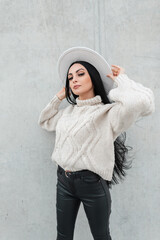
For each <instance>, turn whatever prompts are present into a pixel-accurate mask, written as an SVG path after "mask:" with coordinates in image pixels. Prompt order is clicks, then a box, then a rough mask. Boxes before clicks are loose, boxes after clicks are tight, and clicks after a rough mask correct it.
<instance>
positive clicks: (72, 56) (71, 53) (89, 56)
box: [57, 47, 114, 94]
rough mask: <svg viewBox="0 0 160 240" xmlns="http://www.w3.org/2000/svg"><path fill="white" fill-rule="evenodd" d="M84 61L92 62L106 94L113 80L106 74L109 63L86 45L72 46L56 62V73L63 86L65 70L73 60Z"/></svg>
mask: <svg viewBox="0 0 160 240" xmlns="http://www.w3.org/2000/svg"><path fill="white" fill-rule="evenodd" d="M78 60H79V61H86V62H89V63H90V64H92V65H93V66H94V67H95V68H96V69H97V70H98V72H99V74H100V76H101V78H102V81H103V85H104V88H105V91H106V94H108V92H109V91H110V90H111V89H112V88H113V84H114V82H113V80H112V79H110V78H109V77H107V76H106V75H108V74H111V73H112V70H111V67H110V65H109V64H108V63H107V61H106V60H105V59H104V57H103V56H101V55H100V54H99V53H98V52H96V51H94V50H92V49H90V48H87V47H72V48H69V49H67V50H66V51H64V52H63V53H62V54H61V55H60V57H59V59H58V63H57V68H58V74H59V77H60V80H61V81H62V84H63V86H65V82H66V77H67V71H68V68H69V66H70V65H71V63H73V62H74V61H78Z"/></svg>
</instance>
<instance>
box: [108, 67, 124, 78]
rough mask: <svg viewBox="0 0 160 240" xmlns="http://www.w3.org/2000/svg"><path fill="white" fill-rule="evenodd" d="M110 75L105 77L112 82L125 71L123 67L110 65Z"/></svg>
mask: <svg viewBox="0 0 160 240" xmlns="http://www.w3.org/2000/svg"><path fill="white" fill-rule="evenodd" d="M111 66H112V68H111V70H112V73H110V74H108V75H106V76H107V77H109V78H111V79H112V80H114V79H115V78H116V77H117V76H118V75H119V74H123V73H124V72H125V69H124V68H123V67H120V66H117V65H111Z"/></svg>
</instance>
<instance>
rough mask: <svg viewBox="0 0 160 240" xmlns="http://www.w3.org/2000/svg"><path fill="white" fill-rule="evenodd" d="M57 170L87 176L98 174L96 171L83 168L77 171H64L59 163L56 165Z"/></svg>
mask: <svg viewBox="0 0 160 240" xmlns="http://www.w3.org/2000/svg"><path fill="white" fill-rule="evenodd" d="M57 171H58V172H61V173H64V174H65V173H67V175H81V176H88V175H98V174H97V173H94V172H92V171H90V170H87V169H84V170H79V171H71V172H66V171H65V170H64V169H63V168H62V167H61V166H60V165H58V169H57Z"/></svg>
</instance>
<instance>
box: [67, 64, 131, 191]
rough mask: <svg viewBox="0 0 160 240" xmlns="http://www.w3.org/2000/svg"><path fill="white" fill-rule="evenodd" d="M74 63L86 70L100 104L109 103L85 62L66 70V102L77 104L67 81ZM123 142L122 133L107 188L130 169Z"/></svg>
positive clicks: (116, 144) (95, 71)
mask: <svg viewBox="0 0 160 240" xmlns="http://www.w3.org/2000/svg"><path fill="white" fill-rule="evenodd" d="M74 63H80V64H81V65H83V66H84V67H85V68H86V69H87V71H88V73H89V75H90V78H91V81H92V84H93V86H94V93H95V96H96V95H100V96H101V98H102V102H103V103H104V104H109V103H111V102H110V101H109V99H108V97H107V95H106V92H105V89H104V85H103V82H102V79H101V76H100V74H99V72H98V70H97V69H96V68H95V67H94V66H93V65H92V64H90V63H88V62H86V61H75V62H73V63H72V64H71V65H70V66H69V68H68V71H67V76H66V86H65V94H66V99H67V101H68V102H69V103H71V104H74V105H76V104H77V103H76V101H75V99H76V98H77V97H78V95H75V94H74V93H73V92H72V90H71V89H70V87H69V80H68V72H69V69H70V67H71V66H72V65H73V64H74ZM70 92H71V93H72V94H71V96H72V95H73V99H72V98H71V96H70V94H69V93H70ZM125 140H126V132H123V133H121V134H120V135H119V136H118V137H117V138H116V139H115V141H114V148H115V151H114V153H115V165H114V169H113V176H112V180H111V181H108V180H106V182H107V184H108V186H109V188H111V187H112V185H114V184H118V183H119V180H123V178H124V177H125V176H126V172H125V170H128V169H129V168H131V163H132V161H131V160H130V161H127V158H126V155H127V154H128V151H129V149H130V150H131V149H132V147H130V146H125V145H124V143H125ZM128 157H129V156H128Z"/></svg>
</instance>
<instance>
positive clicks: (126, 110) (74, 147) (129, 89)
mask: <svg viewBox="0 0 160 240" xmlns="http://www.w3.org/2000/svg"><path fill="white" fill-rule="evenodd" d="M114 81H115V83H116V84H117V85H116V84H115V83H114V84H115V85H116V87H115V88H113V89H111V90H110V92H109V94H108V98H109V100H110V102H111V103H109V104H104V103H103V102H102V99H101V96H100V95H96V96H95V97H93V98H90V99H86V100H79V98H76V103H77V105H72V104H69V106H67V107H66V108H62V109H58V107H59V105H60V103H61V101H62V100H60V99H59V98H58V97H57V95H55V96H54V97H53V98H52V100H51V101H50V102H49V103H48V104H47V106H46V107H45V108H44V109H43V110H42V112H41V113H40V116H39V120H38V124H39V125H40V126H41V127H42V128H43V129H45V130H47V131H56V139H55V147H54V151H53V153H52V156H51V159H52V161H55V163H56V165H60V166H61V167H62V168H64V169H65V170H70V171H78V170H82V169H88V170H90V171H93V172H95V173H97V174H99V175H100V176H101V177H102V178H104V179H106V180H109V181H110V180H111V179H112V174H113V168H114V162H115V158H114V140H115V139H116V138H117V137H118V136H119V135H120V134H121V133H122V132H124V131H125V130H127V129H128V128H129V127H130V126H131V125H132V124H133V123H134V122H135V120H137V119H138V118H139V117H143V116H147V115H150V114H151V113H153V112H154V111H155V101H154V95H153V92H152V90H151V89H150V88H146V87H144V86H143V85H142V84H140V83H137V82H135V81H133V80H131V79H130V78H128V76H127V75H126V74H120V75H119V76H118V77H116V78H115V80H114Z"/></svg>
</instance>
